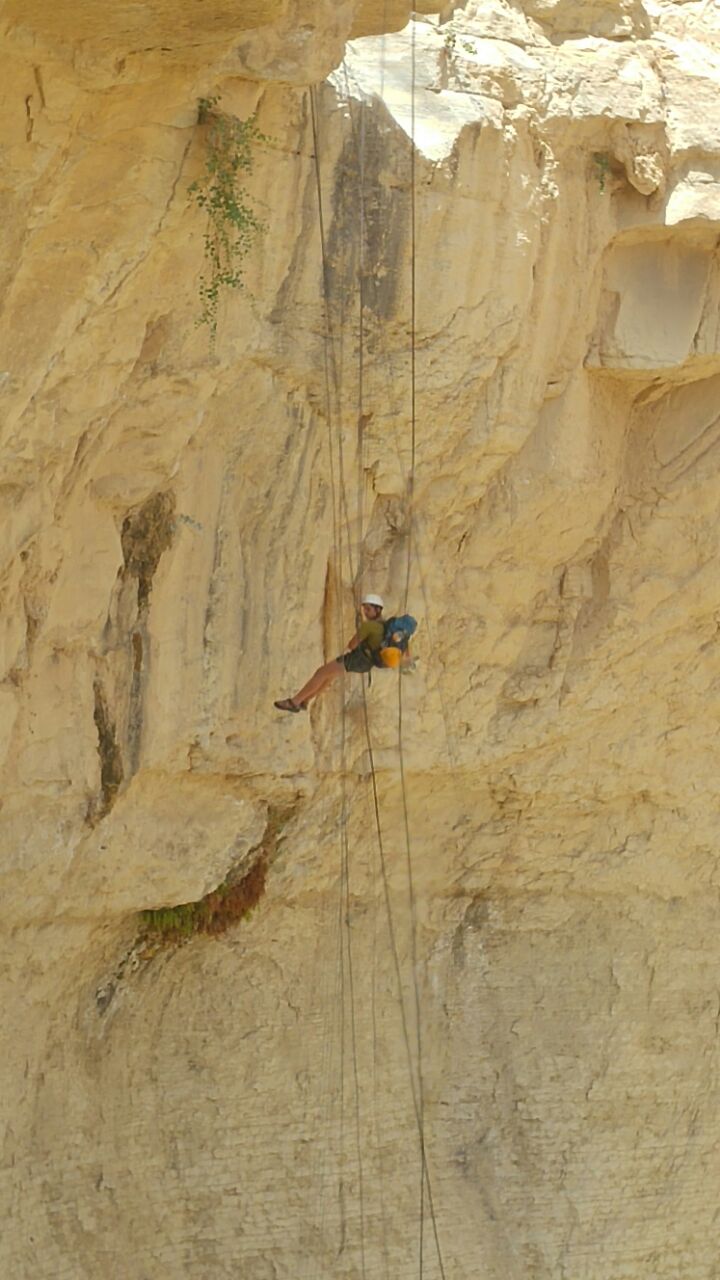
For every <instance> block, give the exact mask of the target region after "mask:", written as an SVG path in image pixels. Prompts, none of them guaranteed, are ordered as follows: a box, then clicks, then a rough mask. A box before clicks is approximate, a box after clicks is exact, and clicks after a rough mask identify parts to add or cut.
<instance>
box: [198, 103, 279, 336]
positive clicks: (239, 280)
mask: <svg viewBox="0 0 720 1280" xmlns="http://www.w3.org/2000/svg"><path fill="white" fill-rule="evenodd" d="M218 101H219V99H218V98H217V97H213V98H200V100H199V103H198V123H199V124H202V125H207V126H208V134H207V151H206V157H205V172H204V174H203V176H202V177H201V178H198V179H197V180H196V181H195V182H193V183H192V184H191V186H190V187H189V188H188V191H189V194H190V195H191V196H192V198H193V200H194V201H195V203H196V204H197V205H198V206H199V208H200V209H202V210H203V211H204V212H205V213H207V216H208V225H207V231H206V232H205V259H206V270H205V272H204V273H203V275H202V276H201V277H200V303H201V307H202V310H201V313H200V316H199V318H198V321H197V323H198V324H199V325H201V324H206V325H207V326H208V328H209V330H210V341H211V343H213V344H214V342H215V337H216V334H217V324H218V302H219V299H220V294H221V291H222V290H223V289H242V288H243V285H244V280H243V275H244V266H245V259H246V258H247V255H248V253H249V252H250V250H251V248H252V246H253V244H254V242H255V239H256V237H257V235H258V233H259V232H260V231H261V230H262V228H263V223H262V222H261V220H260V219H259V218H258V216H257V214H256V213H255V210H254V209H253V207H252V204H251V197H250V195H249V193H248V191H247V188H246V187H245V186H244V185H243V175H245V174H249V173H251V172H252V167H253V151H254V148H255V146H256V145H257V144H258V143H263V142H267V141H268V139H267V138H266V136H265V134H263V133H261V131H260V130H259V129H258V127H257V122H256V119H255V116H250V117H249V119H247V120H237V119H236V118H235V117H234V116H229V115H226V114H225V113H224V112H222V111H218V109H217V104H218Z"/></svg>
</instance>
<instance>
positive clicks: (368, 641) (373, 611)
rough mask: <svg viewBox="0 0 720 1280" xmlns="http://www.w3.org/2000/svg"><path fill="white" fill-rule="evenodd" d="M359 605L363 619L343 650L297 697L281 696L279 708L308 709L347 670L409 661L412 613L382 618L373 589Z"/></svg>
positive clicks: (380, 604)
mask: <svg viewBox="0 0 720 1280" xmlns="http://www.w3.org/2000/svg"><path fill="white" fill-rule="evenodd" d="M360 607H361V610H362V614H363V619H364V621H362V622H361V623H360V625H359V627H358V628H357V631H356V632H355V635H354V636H353V637H352V639H351V640H349V641H348V644H347V647H346V649H345V650H344V652H343V653H341V654H339V655H338V657H337V658H333V659H332V660H331V661H330V662H326V663H325V664H324V665H323V666H322V667H318V669H317V671H316V672H315V673H314V675H312V676H311V677H310V679H309V680H308V682H307V684H304V685H303V687H302V689H300V691H299V692H298V693H296V694H295V696H294V697H292V698H280V699H279V700H278V701H277V702H275V703H273V706H275V707H277V709H278V711H307V706H308V703H309V702H310V700H311V699H312V698H317V696H318V694H320V693H322V692H323V690H325V689H327V687H328V685H330V684H332V682H333V680H336V679H337V677H338V676H340V675H342V674H343V672H345V671H350V672H356V673H358V674H360V675H365V674H366V673H367V672H369V671H372V670H373V668H374V667H381V668H382V667H394V668H396V669H397V668H399V667H402V666H404V665H408V664H409V663H410V652H409V649H408V643H409V641H410V637H411V636H412V635H413V633H414V631H415V629H416V627H417V622H416V621H415V619H414V618H413V617H412V616H411V615H410V614H409V613H406V614H402V615H401V616H399V617H392V618H388V619H383V616H382V614H383V609H384V608H385V605H384V603H383V600H382V597H381V596H377V595H374V594H373V593H372V592H369V593H368V594H366V595H364V596H363V598H362V602H361V606H360Z"/></svg>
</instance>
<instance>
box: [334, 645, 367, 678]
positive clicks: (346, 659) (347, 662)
mask: <svg viewBox="0 0 720 1280" xmlns="http://www.w3.org/2000/svg"><path fill="white" fill-rule="evenodd" d="M337 661H338V662H342V664H343V666H344V668H345V670H346V671H354V672H355V673H356V674H358V675H364V674H365V672H366V671H372V669H373V667H374V666H375V663H374V662H373V660H372V658H370V657H369V656H368V655H367V653H366V652H365V650H364V649H351V650H350V652H349V653H341V654H340V656H339V657H338V658H337Z"/></svg>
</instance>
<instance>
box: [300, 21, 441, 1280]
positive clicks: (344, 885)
mask: <svg viewBox="0 0 720 1280" xmlns="http://www.w3.org/2000/svg"><path fill="white" fill-rule="evenodd" d="M415 40H416V37H415V28H414V26H413V29H412V49H411V82H412V87H411V139H410V174H411V176H410V208H411V213H410V223H411V254H410V257H411V290H410V293H411V324H410V348H411V349H410V398H411V413H410V424H411V442H410V466H409V470H408V474H407V486H406V492H407V512H408V536H407V567H406V576H405V597H404V598H405V609H406V610H407V602H408V596H409V588H410V578H411V566H412V558H413V550H414V548H413V536H412V535H413V504H414V492H415V466H416V256H417V254H416V249H417V246H416V210H415V188H416V180H415V177H416V175H415V164H416V153H415V81H416V45H415ZM310 104H311V117H312V131H313V149H314V155H315V175H316V186H317V199H318V214H319V224H320V242H321V255H322V279H323V300H324V308H325V341H324V368H325V388H326V413H327V421H328V433H329V453H330V473H331V489H332V495H333V542H334V546H335V551H336V556H337V563H338V566H340V565H341V563H342V559H343V548H342V523H343V517H344V523H345V530H346V538H347V556H348V566H349V570H350V580H351V581H352V582H353V583H354V584H355V583H356V581H357V579H356V575H355V572H354V565H353V556H352V535H351V528H350V518H349V511H348V503H347V492H346V486H345V466H344V458H343V440H342V435H343V432H342V420H341V393H340V376H339V371H338V364H337V355H336V351H335V342H334V332H333V321H332V314H331V307H330V274H329V264H328V255H327V242H326V236H325V222H324V211H323V200H322V182H321V165H320V152H319V129H318V111H317V103H316V92H315V89H314V88H311V90H310ZM361 111H362V109H361ZM350 114H351V124H353V131H354V132H355V126H354V123H353V113H352V107H351V108H350ZM360 138H361V143H360V146H359V147H358V159H359V172H360V187H361V195H360V216H361V231H360V251H359V277H360V288H359V294H360V322H359V360H358V363H359V369H358V414H357V424H358V426H357V430H358V438H357V454H358V489H357V491H358V519H359V548H358V558H357V563H358V569H359V568H360V566H361V564H362V547H363V534H364V529H363V510H362V495H363V492H364V485H363V481H364V477H363V428H364V274H365V271H364V242H365V227H364V185H365V166H364V118H362V115H361V134H360ZM331 386H333V387H334V392H335V406H336V416H337V421H338V432H337V447H338V471H339V474H338V481H339V491H340V510H339V511H338V510H337V500H336V486H335V472H334V461H333V431H332V419H333V413H332V395H331ZM338 605H339V609H340V614H341V613H342V602H341V600H340V599H339V596H338ZM363 718H364V728H365V736H366V742H367V750H368V760H369V764H370V776H371V780H372V796H373V808H374V814H375V827H376V837H377V844H378V852H379V860H380V869H381V878H382V883H383V893H384V899H385V909H386V915H387V924H388V935H389V940H390V948H391V953H392V957H393V965H394V969H395V976H396V981H397V987H398V999H399V1005H400V1012H401V1022H402V1029H403V1038H404V1043H405V1051H406V1056H407V1062H408V1071H409V1077H410V1087H411V1094H412V1104H413V1111H414V1114H415V1120H416V1125H417V1129H418V1138H419V1148H420V1215H419V1216H420V1241H419V1265H420V1280H422V1277H423V1266H424V1252H423V1251H424V1217H425V1198H426V1196H427V1205H428V1209H429V1212H430V1217H431V1221H432V1227H433V1236H434V1240H435V1248H436V1253H437V1259H438V1265H439V1269H440V1274H441V1276H442V1278H443V1280H445V1267H444V1261H443V1254H442V1249H441V1244H440V1237H439V1231H438V1225H437V1218H436V1213H435V1205H434V1196H433V1189H432V1182H431V1176H430V1169H429V1165H428V1159H427V1150H426V1143H425V1128H424V1124H425V1121H424V1110H425V1104H424V1081H423V1070H422V1031H421V1016H420V1014H421V1011H420V1003H421V1002H420V989H419V978H418V962H417V911H416V902H415V891H414V884H413V873H412V861H413V859H412V846H411V838H410V818H409V806H408V797H407V786H406V775H405V762H404V751H403V740H402V729H403V713H402V680H400V681H399V685H398V751H399V758H400V780H401V793H402V802H403V820H404V828H405V845H406V874H407V882H408V896H409V904H410V919H411V961H412V975H413V987H414V993H415V1029H416V1037H415V1041H416V1044H415V1053H414V1056H415V1059H416V1063H415V1069H413V1050H412V1049H411V1040H410V1031H409V1026H408V1016H407V1010H406V1006H405V998H404V994H403V983H402V972H401V965H400V958H399V951H398V946H397V934H396V928H395V922H394V916H393V909H392V901H391V895H390V888H389V877H388V867H387V859H386V855H385V846H384V840H383V832H382V822H381V815H380V802H379V793H378V780H377V773H376V767H375V760H374V752H373V747H372V739H371V734H370V725H369V717H368V707H367V697H366V693H365V689H364V687H363ZM341 733H342V736H341V774H342V785H343V799H342V811H341V824H340V826H341V849H342V853H341V901H344V910H345V929H346V935H347V967H348V985H349V993H350V1008H351V1048H352V1054H353V1064H354V1090H355V1111H356V1143H357V1159H358V1170H359V1197H360V1218H361V1252H362V1271H363V1276H365V1250H364V1206H363V1178H362V1151H361V1142H360V1091H359V1078H358V1055H357V1039H356V1023H355V993H354V980H353V970H352V944H351V934H350V925H349V918H350V900H351V899H350V855H349V843H348V837H347V823H348V812H347V797H346V779H345V751H346V708H345V704H344V702H343V715H342V731H341ZM341 927H342V922H341ZM341 952H342V956H343V959H342V962H341V965H342V967H341V989H342V993H343V994H342V999H343V1000H344V973H345V953H344V951H342V948H341ZM343 1026H344V1017H343ZM343 1049H344V1039H343ZM342 1070H343V1072H344V1059H343V1064H342ZM416 1071H417V1079H416V1074H415V1072H416Z"/></svg>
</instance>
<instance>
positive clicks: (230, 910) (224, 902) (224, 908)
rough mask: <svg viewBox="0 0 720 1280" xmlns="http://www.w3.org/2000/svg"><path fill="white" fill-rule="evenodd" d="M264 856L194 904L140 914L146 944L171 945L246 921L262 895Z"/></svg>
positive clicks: (220, 930)
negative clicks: (240, 874)
mask: <svg viewBox="0 0 720 1280" xmlns="http://www.w3.org/2000/svg"><path fill="white" fill-rule="evenodd" d="M267 865H268V864H267V857H266V855H265V853H261V854H260V856H259V857H258V858H257V860H256V861H255V862H254V863H253V865H252V866H251V868H250V870H249V871H247V872H246V873H245V875H243V876H241V877H238V876H236V875H234V874H232V873H231V874H230V876H229V877H228V878H227V879H226V880H224V881H223V882H222V884H219V885H218V887H217V888H216V889H213V890H212V891H211V892H210V893H206V894H205V897H204V898H199V899H198V901H197V902H182V903H179V904H178V905H177V906H174V907H158V908H157V909H151V910H148V911H141V912H140V931H141V935H142V937H143V939H144V940H145V941H146V942H153V941H154V942H160V943H173V942H181V941H182V940H183V939H185V938H191V937H193V936H194V935H195V934H199V933H209V934H215V935H217V934H221V933H225V931H226V930H227V929H229V928H230V927H231V926H232V925H235V924H238V923H239V922H240V921H241V920H247V918H248V917H249V916H250V914H251V912H252V911H253V909H254V908H255V907H256V906H257V904H258V902H259V901H260V899H261V898H262V896H263V894H264V892H265V882H266V878H267Z"/></svg>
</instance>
